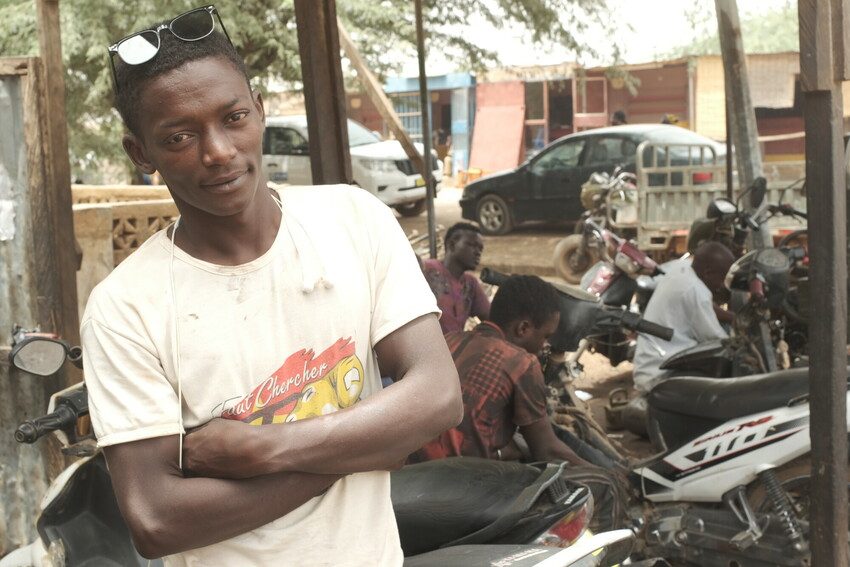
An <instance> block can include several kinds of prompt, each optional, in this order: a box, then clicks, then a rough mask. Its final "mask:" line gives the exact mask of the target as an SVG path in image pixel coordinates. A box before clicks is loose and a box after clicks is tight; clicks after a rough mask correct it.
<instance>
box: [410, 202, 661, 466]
mask: <svg viewBox="0 0 850 567" xmlns="http://www.w3.org/2000/svg"><path fill="white" fill-rule="evenodd" d="M461 191H462V190H461V189H459V188H454V187H447V188H444V189H442V190H441V191H440V193H439V194H438V197H437V200H436V201H435V202H434V210H435V213H436V214H435V216H436V219H437V226H438V230H439V233H440V235H441V236H442V234H444V233H445V230H446V229H447V228H448V227H450V226H451V225H453V224H454V223H456V222H459V221H462V220H464V219H462V218H461V216H460V205H459V204H458V200H459V199H460V195H461ZM397 216H398V219H399V223H400V224H401V226H402V228H403V229H404V231H405V232H406V233H407V234H408V237H410V236H411V235H414V234H416V235H419V237H420V238H422V240H419V241H418V242H416V243H415V244H414V248H415V249H416V250H417V252H418V253H419V254H420V255H422V256H423V257H424V258H427V253H428V241H427V240H426V239H425V238H424V236H425V235H427V233H428V217H427V215H426V213H422V214H421V215H419V216H418V217H412V218H407V217H402V216H400V215H397ZM571 233H572V227H571V226H569V225H568V224H567V223H563V224H560V225H558V224H539V223H537V224H529V225H527V226H526V225H523V226H521V227H519V228H517V229H515V230H514V231H513V232H511V233H510V234H507V235H505V236H485V237H484V254H483V257H482V260H481V268H485V267H489V268H492V269H496V270H498V271H500V272H505V273H515V274H534V275H538V276H541V277H543V278H545V279H553V280H554V279H556V276H555V269H554V265H553V263H552V254H553V253H554V251H555V246H556V245H557V244H558V241H560V239H561V238H563V237H564V236H566V235H568V234H571ZM440 246H442V240H440ZM440 255H442V251H441V252H440ZM485 289H486V286H485ZM581 363H582V364H583V365H584V368H585V370H584V375H583V376H582V377H581V378H580V379H579V380H578V381H577V382H576V387H577V388H578V389H579V390H583V391H585V392H587V393H588V394H590V395H591V396H592V398H590V399H589V401H588V405H589V406H590V409H591V412H592V413H593V417H594V419H596V421H597V422H598V423H599V424H600V425H602V426H603V427H605V428H606V430H607V431H608V434H609V436H610V437H611V439H612V440H614V441H616V442H619V443H620V444H621V445H622V446H623V447H624V448H625V449H626V451H627V452H628V453H630V456H632V457H636V458H643V457H646V456H648V455H650V454H651V453H652V449H651V447H650V444H649V442H648V441H646V440H643V439H640V438H639V437H636V436H635V435H633V434H631V433H629V432H627V431H613V430H608V427H607V424H606V420H605V410H604V406H605V405H606V404H607V402H608V394H609V392H611V391H612V390H614V389H615V388H628V389H629V390H630V392H631V393H632V394H633V391H632V379H631V370H632V365H631V363H629V362H623V363H621V364H620V365H618V366H617V367H612V366H611V365H610V364H609V363H608V359H607V358H605V357H604V356H602V355H599V354H595V353H586V354H585V355H584V356H583V357H582V359H581Z"/></svg>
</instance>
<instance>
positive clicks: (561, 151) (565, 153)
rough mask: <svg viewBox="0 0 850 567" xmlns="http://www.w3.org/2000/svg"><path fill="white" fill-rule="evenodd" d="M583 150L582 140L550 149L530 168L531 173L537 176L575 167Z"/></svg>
mask: <svg viewBox="0 0 850 567" xmlns="http://www.w3.org/2000/svg"><path fill="white" fill-rule="evenodd" d="M583 149H584V140H574V141H571V142H566V143H563V144H558V145H557V146H555V147H553V148H551V149H550V150H549V151H547V152H545V153H544V154H542V155H541V156H540V157H539V158H538V159H537V160H536V161H535V162H534V163H533V164H532V166H531V168H532V171H533V172H534V173H537V174H542V173H546V172H548V171H553V170H558V169H568V168H570V167H577V166H578V160H579V158H580V157H581V151H582V150H583Z"/></svg>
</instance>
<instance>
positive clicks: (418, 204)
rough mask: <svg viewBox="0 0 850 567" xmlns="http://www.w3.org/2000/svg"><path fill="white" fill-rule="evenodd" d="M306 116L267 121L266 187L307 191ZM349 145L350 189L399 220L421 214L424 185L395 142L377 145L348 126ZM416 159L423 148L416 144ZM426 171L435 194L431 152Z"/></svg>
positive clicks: (438, 172) (438, 175) (439, 174)
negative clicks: (282, 185) (359, 191)
mask: <svg viewBox="0 0 850 567" xmlns="http://www.w3.org/2000/svg"><path fill="white" fill-rule="evenodd" d="M307 139H308V134H307V117H306V116H270V117H268V118H266V131H265V134H264V135H263V170H264V171H265V173H266V176H267V177H268V179H269V181H272V182H274V183H290V184H292V185H310V184H311V183H312V178H313V176H312V173H311V170H310V149H309V144H308V143H307ZM348 145H349V147H350V151H351V173H352V175H353V177H354V183H356V184H357V185H359V186H360V187H362V188H363V189H365V190H367V191H369V192H370V193H372V194H373V195H376V196H377V197H378V198H379V199H380V200H381V201H383V202H384V203H385V204H387V205H389V206H390V207H393V208H394V209H395V210H397V211H398V212H399V213H401V214H402V215H404V216H415V215H418V214H419V213H421V212H422V211H423V210H425V197H426V193H425V181H424V180H423V179H422V176H421V175H419V174H418V173H417V172H416V170H415V168H414V166H413V163H412V162H411V161H410V159H409V158H408V157H407V154H406V153H405V152H404V148H402V147H401V144H400V143H399V142H397V141H396V140H386V141H381V139H380V138H379V137H378V136H376V135H375V134H374V133H372V132H370V131H369V130H367V129H366V128H365V127H363V126H362V125H361V124H358V123H357V122H354V121H353V120H349V121H348ZM416 148H417V149H418V150H419V152H420V153H422V152H423V148H422V144H416ZM431 167H432V169H433V172H434V179H435V180H436V182H437V190H438V191H439V190H440V183H441V182H442V180H443V171H442V170H443V168H442V164H441V163H440V161H439V160H438V159H437V154H436V152H432V156H431Z"/></svg>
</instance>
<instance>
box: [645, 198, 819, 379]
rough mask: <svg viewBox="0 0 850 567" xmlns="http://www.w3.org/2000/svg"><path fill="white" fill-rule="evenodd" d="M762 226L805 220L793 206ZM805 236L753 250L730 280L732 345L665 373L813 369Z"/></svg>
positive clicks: (709, 346)
mask: <svg viewBox="0 0 850 567" xmlns="http://www.w3.org/2000/svg"><path fill="white" fill-rule="evenodd" d="M765 209H766V211H767V215H766V216H765V217H763V218H756V219H753V224H755V225H756V226H757V227H761V226H763V225H764V224H765V223H766V222H767V221H768V220H769V219H770V218H773V217H774V216H777V215H789V216H793V217H795V218H800V219H806V218H807V217H806V213H804V212H802V211H798V210H796V209H794V208H793V207H791V206H790V205H782V204H779V205H767V206H766V207H765ZM805 236H806V231H805V229H803V230H798V231H794V232H792V233H790V234H788V235H786V236H785V237H783V238H782V239H781V240H780V241H779V242H778V246H777V247H775V248H762V249H756V250H751V251H749V252H747V253H745V254H744V255H743V256H741V257H740V258H738V260H736V261H735V263H734V264H732V267H731V268H730V269H729V272H728V274H727V276H726V282H725V287H726V289H727V290H728V292H729V294H730V297H731V299H732V301H730V306H731V309H732V311H733V312H734V313H735V320H734V322H733V324H732V327H731V332H730V334H729V338H728V339H723V340H718V341H711V342H708V343H705V344H698V345H695V346H693V347H691V348H689V349H685V350H684V351H682V352H679V353H676V354H674V355H673V356H671V357H670V358H669V359H668V360H666V361H665V362H664V364H663V365H662V366H661V369H662V370H665V371H672V372H673V373H674V375H676V374H678V375H682V374H684V375H700V376H710V377H716V378H722V377H735V376H748V375H751V374H756V373H765V372H775V371H777V370H784V369H788V368H791V367H797V366H805V365H806V364H808V354H807V349H808V324H807V312H806V305H807V297H808V282H809V279H808V253H807V251H806V248H805V246H804V243H805Z"/></svg>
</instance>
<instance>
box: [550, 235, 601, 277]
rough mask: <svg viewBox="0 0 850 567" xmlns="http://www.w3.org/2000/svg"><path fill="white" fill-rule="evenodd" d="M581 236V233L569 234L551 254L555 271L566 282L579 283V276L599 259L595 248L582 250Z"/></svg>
mask: <svg viewBox="0 0 850 567" xmlns="http://www.w3.org/2000/svg"><path fill="white" fill-rule="evenodd" d="M583 238H584V236H583V235H581V234H571V235H569V236H567V237H566V238H563V239H561V241H560V242H559V243H558V245H557V246H555V253H554V254H553V255H552V261H553V263H554V264H555V271H556V272H557V273H558V275H559V276H561V277H562V278H564V280H565V281H566V282H567V283H571V284H579V283H581V277H582V276H583V275H584V273H585V272H586V271H587V270H588V269H590V267H591V266H592V265H593V264H595V263H596V262H598V261H599V257H598V256H599V255H598V253H597V252H596V250H593V249H591V248H588V249H586V250H585V251H584V252H582V249H581V241H582V239H583Z"/></svg>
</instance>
